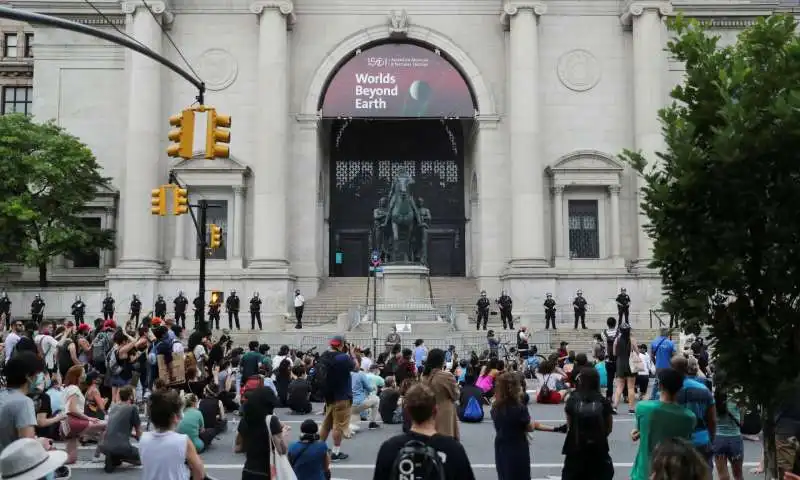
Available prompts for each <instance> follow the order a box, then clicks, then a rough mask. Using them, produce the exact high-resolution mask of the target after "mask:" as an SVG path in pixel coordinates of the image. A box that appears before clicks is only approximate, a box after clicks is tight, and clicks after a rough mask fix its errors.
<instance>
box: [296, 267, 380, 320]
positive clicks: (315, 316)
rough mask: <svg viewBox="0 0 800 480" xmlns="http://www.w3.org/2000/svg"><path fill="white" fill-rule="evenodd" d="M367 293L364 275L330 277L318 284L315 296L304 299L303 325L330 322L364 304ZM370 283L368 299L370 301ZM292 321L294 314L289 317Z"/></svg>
mask: <svg viewBox="0 0 800 480" xmlns="http://www.w3.org/2000/svg"><path fill="white" fill-rule="evenodd" d="M366 295H367V278H366V277H330V278H326V279H325V280H324V281H323V283H322V285H320V288H319V291H318V293H317V296H316V297H314V298H311V299H307V300H306V306H305V309H304V310H303V324H304V325H306V324H307V325H309V326H313V325H323V324H332V325H333V326H335V324H336V318H337V317H338V316H339V314H340V313H342V312H346V311H347V310H349V309H350V308H352V307H355V306H357V305H364V302H365V300H366ZM371 297H372V284H371V283H370V301H372V298H371ZM290 323H294V316H293V315H292V318H291V319H290Z"/></svg>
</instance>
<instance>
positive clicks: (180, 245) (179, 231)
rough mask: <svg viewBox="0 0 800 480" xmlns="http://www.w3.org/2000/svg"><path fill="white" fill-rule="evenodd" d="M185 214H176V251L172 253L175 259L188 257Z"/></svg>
mask: <svg viewBox="0 0 800 480" xmlns="http://www.w3.org/2000/svg"><path fill="white" fill-rule="evenodd" d="M184 218H185V215H176V216H175V252H174V253H173V254H172V257H173V259H174V260H183V259H184V258H186V252H185V250H186V221H185V220H184Z"/></svg>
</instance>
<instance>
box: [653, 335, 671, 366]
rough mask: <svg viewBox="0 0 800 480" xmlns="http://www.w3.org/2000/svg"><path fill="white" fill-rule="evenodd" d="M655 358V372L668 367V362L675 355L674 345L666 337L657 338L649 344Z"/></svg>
mask: <svg viewBox="0 0 800 480" xmlns="http://www.w3.org/2000/svg"><path fill="white" fill-rule="evenodd" d="M650 348H651V349H652V352H653V353H654V355H655V357H656V370H659V369H662V368H669V367H670V363H669V362H670V360H672V356H673V355H675V344H674V343H672V340H670V339H669V338H667V337H658V338H656V339H655V340H653V343H651V344H650Z"/></svg>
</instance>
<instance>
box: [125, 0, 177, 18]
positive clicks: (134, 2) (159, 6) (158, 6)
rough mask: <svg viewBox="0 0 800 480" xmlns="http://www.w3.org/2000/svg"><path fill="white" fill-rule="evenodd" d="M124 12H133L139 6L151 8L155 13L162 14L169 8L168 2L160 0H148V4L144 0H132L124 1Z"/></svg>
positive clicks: (128, 13)
mask: <svg viewBox="0 0 800 480" xmlns="http://www.w3.org/2000/svg"><path fill="white" fill-rule="evenodd" d="M121 8H122V13H125V14H127V15H130V14H132V13H133V12H135V11H136V9H137V8H150V10H151V11H152V12H153V13H156V14H160V13H164V12H165V11H166V10H167V4H166V3H165V2H159V1H148V2H147V3H146V4H145V2H143V1H142V0H130V1H127V2H122V5H121Z"/></svg>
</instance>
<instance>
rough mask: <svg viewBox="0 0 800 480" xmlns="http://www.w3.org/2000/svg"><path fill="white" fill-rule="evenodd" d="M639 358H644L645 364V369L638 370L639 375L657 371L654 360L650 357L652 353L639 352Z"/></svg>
mask: <svg viewBox="0 0 800 480" xmlns="http://www.w3.org/2000/svg"><path fill="white" fill-rule="evenodd" d="M639 358H641V359H642V365H644V371H641V372H638V373H637V375H643V376H645V377H647V376H649V375H650V374H651V373H655V368H654V365H653V360H651V359H650V355H648V354H646V353H639Z"/></svg>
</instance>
